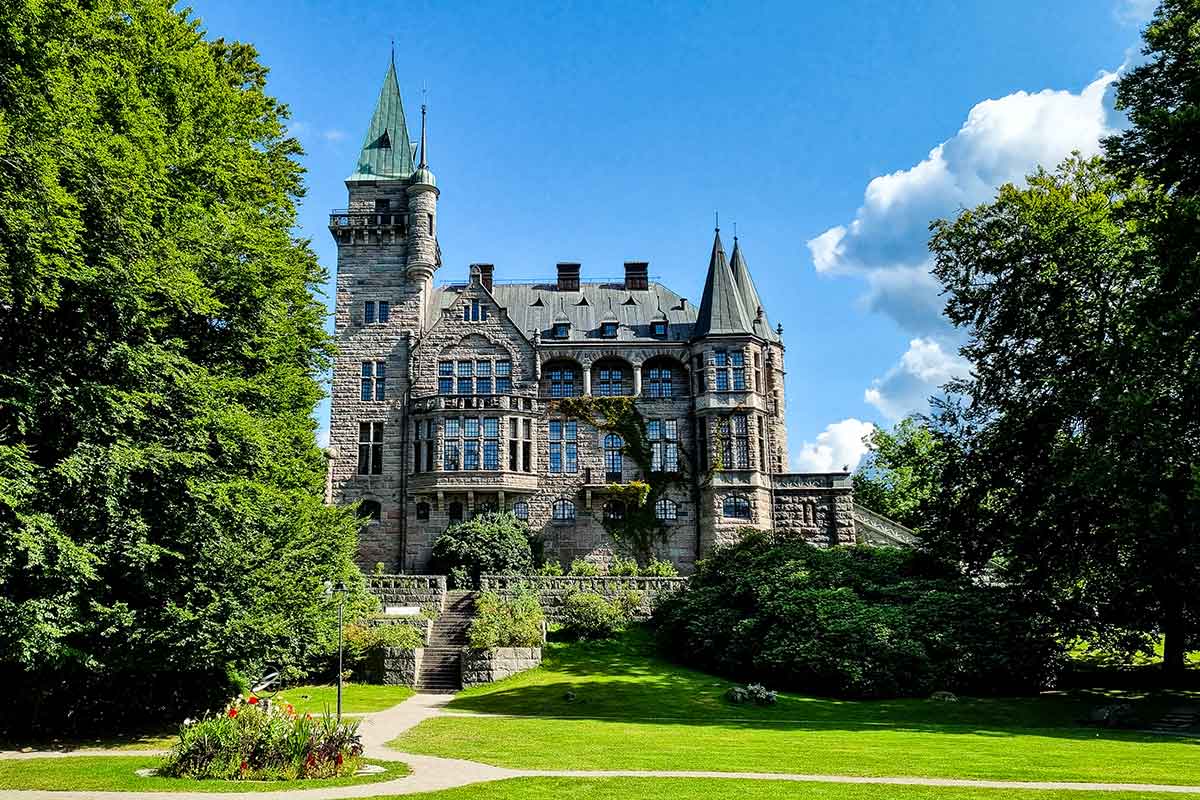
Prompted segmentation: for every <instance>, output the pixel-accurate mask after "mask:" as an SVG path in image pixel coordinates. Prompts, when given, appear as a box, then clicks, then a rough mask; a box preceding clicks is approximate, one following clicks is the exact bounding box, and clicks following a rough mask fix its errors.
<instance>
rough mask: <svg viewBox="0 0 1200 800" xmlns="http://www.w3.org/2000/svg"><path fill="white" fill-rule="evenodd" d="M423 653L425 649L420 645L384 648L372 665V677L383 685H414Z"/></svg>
mask: <svg viewBox="0 0 1200 800" xmlns="http://www.w3.org/2000/svg"><path fill="white" fill-rule="evenodd" d="M424 655H425V650H424V648H421V647H418V648H416V649H415V650H402V649H398V648H385V649H384V650H382V651H381V652H380V653H379V656H378V657H377V659H376V662H375V663H374V664H373V665H372V669H373V670H376V671H375V672H374V675H373V676H372V677H375V676H377V677H378V678H379V682H380V683H382V684H384V685H385V686H415V685H416V683H417V677H418V676H419V675H420V674H421V661H422V659H423V658H424Z"/></svg>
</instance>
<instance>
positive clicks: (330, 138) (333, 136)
mask: <svg viewBox="0 0 1200 800" xmlns="http://www.w3.org/2000/svg"><path fill="white" fill-rule="evenodd" d="M321 138H322V139H324V140H325V141H327V142H340V141H342V140H343V139H345V138H346V132H345V131H342V130H338V129H337V128H330V129H329V130H327V131H321Z"/></svg>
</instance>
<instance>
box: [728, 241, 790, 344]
mask: <svg viewBox="0 0 1200 800" xmlns="http://www.w3.org/2000/svg"><path fill="white" fill-rule="evenodd" d="M729 269H730V270H731V271H732V272H733V281H734V283H736V284H737V287H738V294H739V296H740V297H741V299H742V308H743V309H744V310H745V312H746V314H747V316H748V317H749V319H750V324H751V326H752V327H753V329H754V333H755V334H756V335H758V336H760V337H762V338H763V339H766V340H767V341H768V342H774V341H778V339H779V336H778V335H777V334H776V333H775V331H774V330H772V328H771V323H770V321H769V320H768V319H767V311H766V308H764V307H763V304H762V300H760V299H759V297H758V289H756V288H755V287H754V279H753V278H751V277H750V269H749V268H748V267H747V266H746V259H745V258H743V257H742V246H741V244H739V243H738V237H736V236H734V237H733V255H732V256H730V258H729ZM760 310H761V311H762V316H761V317H760V316H759V311H760Z"/></svg>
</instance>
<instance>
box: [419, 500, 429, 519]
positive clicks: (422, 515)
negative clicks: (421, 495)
mask: <svg viewBox="0 0 1200 800" xmlns="http://www.w3.org/2000/svg"><path fill="white" fill-rule="evenodd" d="M417 520H418V521H420V522H426V521H428V520H429V503H426V502H424V501H422V502H420V503H417Z"/></svg>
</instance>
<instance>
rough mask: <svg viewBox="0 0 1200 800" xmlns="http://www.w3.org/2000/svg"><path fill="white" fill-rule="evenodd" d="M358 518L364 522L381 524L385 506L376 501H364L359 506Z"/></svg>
mask: <svg viewBox="0 0 1200 800" xmlns="http://www.w3.org/2000/svg"><path fill="white" fill-rule="evenodd" d="M358 518H359V519H361V520H362V521H363V522H366V523H368V524H369V523H371V522H379V520H380V519H382V518H383V506H381V505H379V503H378V502H377V501H375V500H363V501H362V502H361V503H359V505H358Z"/></svg>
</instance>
